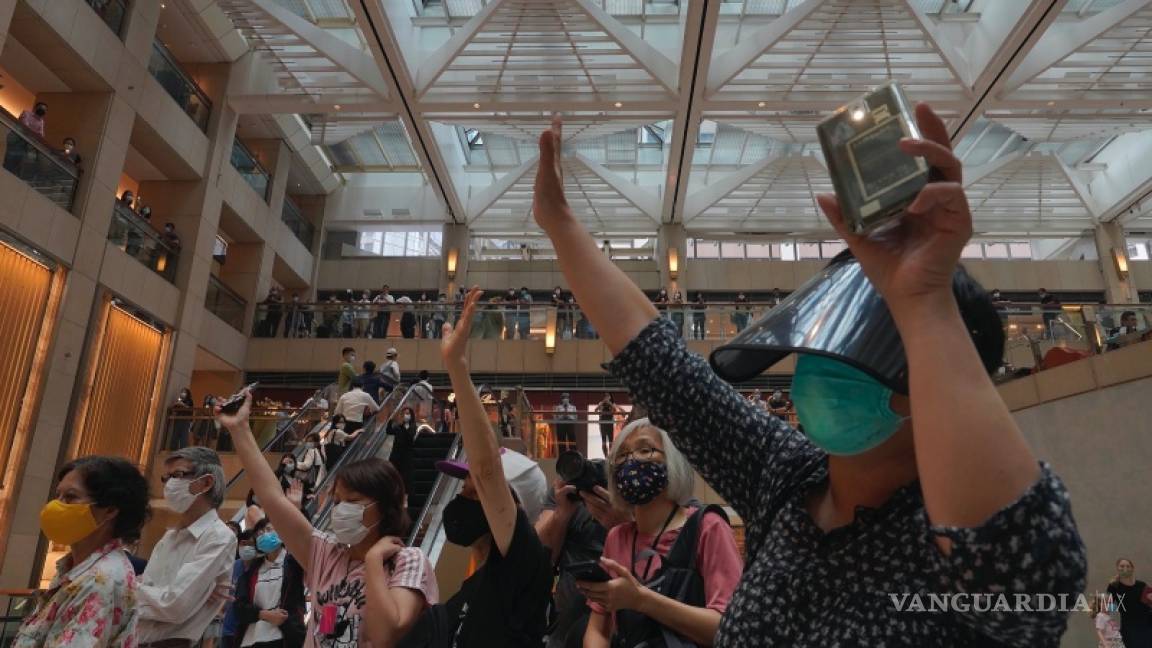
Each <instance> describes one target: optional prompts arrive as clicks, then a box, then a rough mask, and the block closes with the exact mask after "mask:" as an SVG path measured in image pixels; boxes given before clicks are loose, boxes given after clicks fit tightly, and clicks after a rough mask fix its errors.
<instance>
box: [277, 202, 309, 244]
mask: <svg viewBox="0 0 1152 648" xmlns="http://www.w3.org/2000/svg"><path fill="white" fill-rule="evenodd" d="M280 220H282V221H284V224H286V225H287V226H288V229H290V230H292V233H293V234H295V235H296V238H297V239H299V240H300V242H301V243H303V244H304V247H306V248H308V250H309V251H311V250H312V245H313V242H314V241H315V240H316V226H315V225H313V224H312V223H311V222H309V221H308V219H307V218H304V214H302V213H300V208H299V207H297V206H296V203H294V202H292V200H291V199H289V198H288V196H284V208H283V209H282V210H280Z"/></svg>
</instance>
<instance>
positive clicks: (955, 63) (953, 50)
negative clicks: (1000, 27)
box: [904, 0, 975, 94]
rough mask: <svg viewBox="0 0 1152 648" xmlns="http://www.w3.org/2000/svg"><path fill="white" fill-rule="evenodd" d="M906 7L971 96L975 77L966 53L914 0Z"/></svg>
mask: <svg viewBox="0 0 1152 648" xmlns="http://www.w3.org/2000/svg"><path fill="white" fill-rule="evenodd" d="M904 7H905V9H907V10H908V13H910V14H912V17H913V18H915V19H916V24H918V25H919V26H920V31H922V32H924V35H925V36H927V37H928V41H929V42H930V43H932V48H933V49H935V50H936V53H937V54H939V55H940V58H941V59H943V61H944V64H945V65H947V66H948V69H949V70H951V71H952V76H954V77H956V80H957V81H959V82H960V83H961V84H963V85H964V90H965V91H966V92H968V93H969V94H971V92H972V77H974V76H975V75H974V74H973V72H972V66H971V65H970V64H969V62H968V57H967V56H965V55H964V52H963V51H962V50H961V49H960V48H958V47H956V44H955V43H953V42H952V41H951V40H949V38H948V36H947V34H945V33H944V31H943V30H941V29H940V28H939V27H937V26H936V22H935V21H934V20H933V19H932V18H931V17H930V16H928V15H927V14H925V13H924V12H923V11H920V7H918V6H916V3H915V2H913V1H912V0H904Z"/></svg>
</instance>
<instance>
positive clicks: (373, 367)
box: [364, 360, 376, 373]
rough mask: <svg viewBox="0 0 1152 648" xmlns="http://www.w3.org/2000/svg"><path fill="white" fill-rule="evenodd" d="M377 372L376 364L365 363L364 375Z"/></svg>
mask: <svg viewBox="0 0 1152 648" xmlns="http://www.w3.org/2000/svg"><path fill="white" fill-rule="evenodd" d="M373 371H376V363H375V362H372V361H371V360H365V361H364V373H372V372H373Z"/></svg>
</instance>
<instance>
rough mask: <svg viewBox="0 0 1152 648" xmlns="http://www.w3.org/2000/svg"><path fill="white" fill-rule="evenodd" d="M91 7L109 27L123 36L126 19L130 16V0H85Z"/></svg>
mask: <svg viewBox="0 0 1152 648" xmlns="http://www.w3.org/2000/svg"><path fill="white" fill-rule="evenodd" d="M85 1H86V2H87V3H88V6H89V7H92V10H93V11H95V12H96V15H98V16H100V18H101V19H103V20H104V24H105V25H108V29H111V30H112V33H114V34H116V35H117V36H121V37H122V36H123V35H124V34H123V33H122V32H121V30H122V29H124V19H125V18H126V17H127V16H128V0H85Z"/></svg>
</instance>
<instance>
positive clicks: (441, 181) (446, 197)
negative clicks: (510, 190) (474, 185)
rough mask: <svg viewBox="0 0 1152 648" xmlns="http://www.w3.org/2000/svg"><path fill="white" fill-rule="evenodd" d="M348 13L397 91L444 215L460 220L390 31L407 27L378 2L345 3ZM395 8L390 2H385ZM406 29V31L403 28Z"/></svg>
mask: <svg viewBox="0 0 1152 648" xmlns="http://www.w3.org/2000/svg"><path fill="white" fill-rule="evenodd" d="M349 5H350V7H351V9H352V13H353V14H355V17H356V23H357V24H358V25H360V28H361V31H362V32H363V33H364V39H365V40H366V41H367V42H368V48H369V49H370V50H371V52H372V58H373V59H374V60H375V61H376V65H377V66H378V67H379V69H380V73H381V74H383V75H385V76H386V77H387V78H390V79H391V80H392V81H393V83H394V84H395V86H396V88H397V90H398V91H399V94H400V97H399V98H400V103H401V104H402V107H403V109H402V111H401V113H400V120H401V121H402V122H403V124H404V127H405V129H406V130H407V131H408V135H409V137H410V138H411V140H412V149H413V151H415V153H416V156H417V157H418V158H419V159H420V163H421V166H423V167H424V173H425V176H426V177H427V179H428V181H429V182H430V183H431V185H432V187H433V188H434V189H435V190H436V192H437V193H438V194H439V196H440V198H441V200H443V201H444V205H445V206H446V207H447V208H448V217H449V218H450V219H452V222H454V223H462V222H465V220H466V219H467V213H468V211H467V209H466V208H465V206H464V201H463V200H461V198H460V194H459V193H458V192H457V191H456V187H455V185H453V183H452V173H451V171H450V170H449V168H448V165H447V163H446V162H445V160H444V156H443V155H442V154H441V152H440V147H439V146H438V143H437V140H436V135H435V134H434V133H433V131H432V127H431V125H430V124H429V123H428V120H427V119H426V118H425V117H424V115H423V114H422V113H421V111H420V108H419V107H418V105H417V97H416V87H415V84H414V82H413V78H412V71H411V69H410V68H409V66H408V65H407V64H406V62H405V57H404V51H403V49H402V48H401V45H400V42H401V41H399V40H398V39H397V38H396V34H395V33H394V32H393V29H394V28H397V27H399V28H400V29H402V30H409V31H410V26H409V25H407V24H400V25H397V24H395V23H394V22H393V21H390V20H389V16H388V15H387V14H386V13H385V8H384V6H383V4H382V3H381V2H362V1H360V2H357V1H355V0H354V1H352V2H350V3H349ZM389 6H390V7H393V8H395V6H394V4H392V3H391V1H390V3H389ZM405 33H407V32H405Z"/></svg>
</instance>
